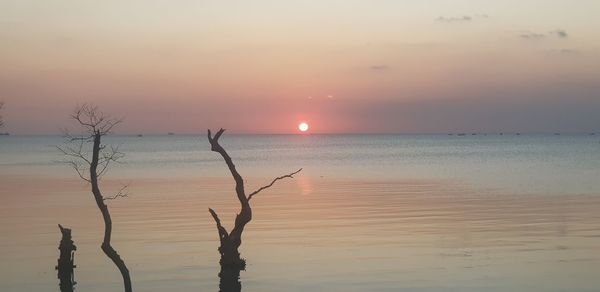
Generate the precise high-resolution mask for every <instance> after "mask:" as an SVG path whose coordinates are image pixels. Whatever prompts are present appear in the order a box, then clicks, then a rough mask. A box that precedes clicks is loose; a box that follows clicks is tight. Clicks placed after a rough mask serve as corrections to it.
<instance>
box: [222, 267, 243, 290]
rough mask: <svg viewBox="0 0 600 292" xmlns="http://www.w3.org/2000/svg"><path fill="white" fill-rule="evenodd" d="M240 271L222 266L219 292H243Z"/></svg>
mask: <svg viewBox="0 0 600 292" xmlns="http://www.w3.org/2000/svg"><path fill="white" fill-rule="evenodd" d="M241 291H242V283H241V282H240V269H237V268H232V267H223V266H221V272H220V273H219V292H241Z"/></svg>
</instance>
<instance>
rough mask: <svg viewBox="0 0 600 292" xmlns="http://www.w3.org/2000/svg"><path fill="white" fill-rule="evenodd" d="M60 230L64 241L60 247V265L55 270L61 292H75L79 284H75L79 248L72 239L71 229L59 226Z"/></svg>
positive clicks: (61, 241)
mask: <svg viewBox="0 0 600 292" xmlns="http://www.w3.org/2000/svg"><path fill="white" fill-rule="evenodd" d="M58 228H60V233H62V239H61V240H60V244H59V246H58V249H59V250H60V255H59V257H58V265H57V266H56V267H55V269H56V270H58V279H59V281H60V283H59V286H60V291H61V292H73V290H75V284H77V282H75V272H74V269H75V267H76V266H75V264H74V262H75V251H76V250H77V247H76V246H75V244H74V242H73V239H72V237H71V229H69V228H64V227H62V225H60V224H58Z"/></svg>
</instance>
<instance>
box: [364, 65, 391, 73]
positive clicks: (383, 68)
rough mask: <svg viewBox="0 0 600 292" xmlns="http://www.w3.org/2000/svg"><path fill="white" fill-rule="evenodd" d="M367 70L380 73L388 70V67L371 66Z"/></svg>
mask: <svg viewBox="0 0 600 292" xmlns="http://www.w3.org/2000/svg"><path fill="white" fill-rule="evenodd" d="M369 69H371V71H375V72H381V71H385V70H388V69H390V67H389V66H388V65H373V66H371V67H370V68H369Z"/></svg>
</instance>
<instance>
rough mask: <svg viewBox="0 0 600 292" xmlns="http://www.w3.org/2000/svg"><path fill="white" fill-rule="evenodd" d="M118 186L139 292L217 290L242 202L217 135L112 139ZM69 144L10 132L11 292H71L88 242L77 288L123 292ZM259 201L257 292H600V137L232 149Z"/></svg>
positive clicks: (3, 140) (119, 225)
mask: <svg viewBox="0 0 600 292" xmlns="http://www.w3.org/2000/svg"><path fill="white" fill-rule="evenodd" d="M107 142H109V143H114V144H121V145H122V146H121V150H122V151H123V152H125V154H126V157H125V159H124V160H123V163H122V164H118V165H115V167H114V168H113V169H111V172H109V173H108V175H107V176H106V177H105V179H104V180H103V185H102V186H103V190H104V192H105V194H110V193H111V192H114V191H116V190H118V189H119V187H120V185H122V184H129V185H130V187H129V192H130V195H129V197H127V198H125V199H119V200H115V201H111V202H110V203H109V205H110V208H111V211H112V213H113V222H114V224H115V230H114V236H113V241H114V246H115V247H116V249H117V250H118V251H119V252H120V254H121V255H122V256H123V258H124V259H125V260H126V262H127V263H128V264H129V266H130V270H131V271H132V277H133V282H134V288H136V290H138V291H165V290H166V289H175V290H176V291H217V290H218V277H217V273H218V269H219V268H218V254H217V251H216V247H217V245H218V242H217V241H218V238H217V232H216V230H215V227H214V225H213V222H212V219H211V218H210V215H209V214H208V212H207V208H208V207H213V208H215V209H216V210H217V211H218V212H219V213H220V214H221V217H222V220H223V221H224V222H225V225H226V226H231V225H232V220H233V218H234V216H235V213H236V211H237V208H238V205H237V202H236V201H235V196H234V193H233V183H232V180H231V178H230V177H229V173H228V170H227V168H226V167H225V165H224V163H223V161H222V159H221V158H220V157H219V156H218V154H216V153H213V152H210V151H209V149H208V142H207V141H206V137H205V136H191V135H189V136H185V135H174V136H144V137H134V136H113V137H109V138H108V139H107ZM61 143H62V139H61V138H60V137H54V136H0V182H1V184H0V199H1V200H2V204H1V206H0V220H1V222H2V224H0V239H1V240H0V258H1V259H2V261H1V263H0V290H1V291H58V282H57V279H56V274H55V271H54V265H55V264H56V258H57V252H58V250H57V246H58V241H59V240H60V233H59V231H58V228H57V227H56V224H57V223H61V224H63V225H66V226H69V227H71V228H73V236H74V240H75V243H76V245H77V246H78V251H77V255H76V264H77V265H78V267H77V269H76V280H77V281H78V285H77V287H78V290H79V291H120V290H121V286H120V285H121V281H120V278H119V274H118V272H116V269H115V268H114V267H113V266H112V265H111V264H110V262H109V261H108V260H107V259H106V258H105V257H104V256H103V255H102V253H101V251H100V249H99V244H100V242H101V238H102V234H101V233H102V221H101V217H100V214H99V212H98V211H97V210H96V209H95V207H94V202H93V200H92V197H91V194H90V193H89V191H88V189H87V187H86V185H85V184H83V183H82V182H80V181H78V180H76V179H75V178H76V175H75V173H74V172H73V171H72V170H71V169H69V168H68V167H67V166H65V165H64V164H62V163H61V162H60V160H61V159H62V157H61V156H60V155H59V152H58V151H57V150H56V148H55V146H56V145H60V144H61ZM222 145H224V146H225V147H226V149H227V150H228V151H229V153H230V154H231V156H232V157H233V159H234V161H235V163H236V165H237V166H238V169H239V171H240V172H241V174H242V175H244V176H245V177H246V181H247V188H248V189H249V190H251V189H255V188H258V187H260V186H261V185H263V184H265V183H268V182H269V181H270V179H271V178H273V177H274V176H278V175H281V174H285V173H288V172H291V171H294V170H296V169H298V168H300V167H302V168H303V171H302V172H301V174H300V175H298V176H297V177H296V178H294V179H293V180H287V181H283V182H281V183H279V184H277V185H275V186H274V187H273V188H271V189H269V190H268V191H266V192H264V193H261V194H260V195H259V196H258V197H257V198H256V199H253V202H252V203H253V206H254V210H255V211H254V219H253V221H252V222H251V223H250V224H249V226H248V228H247V231H246V235H245V238H244V243H243V245H242V248H241V252H242V256H244V257H245V258H247V260H248V268H247V271H245V272H242V279H241V281H242V286H243V290H244V291H598V289H600V279H599V278H598V277H597V271H598V270H600V179H599V178H600V136H588V135H560V136H555V135H520V136H516V135H487V136H483V135H476V136H471V135H468V136H448V135H306V136H304V135H289V136H288V135H227V134H226V135H225V136H224V137H223V138H222Z"/></svg>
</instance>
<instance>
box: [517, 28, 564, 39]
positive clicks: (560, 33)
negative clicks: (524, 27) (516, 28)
mask: <svg viewBox="0 0 600 292" xmlns="http://www.w3.org/2000/svg"><path fill="white" fill-rule="evenodd" d="M549 36H555V37H557V38H561V39H566V38H568V37H569V34H568V33H567V32H566V31H564V30H562V29H555V30H551V31H549V32H548V34H544V33H537V32H531V31H522V32H521V34H520V35H519V37H521V38H522V39H526V40H541V39H544V38H546V37H549Z"/></svg>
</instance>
